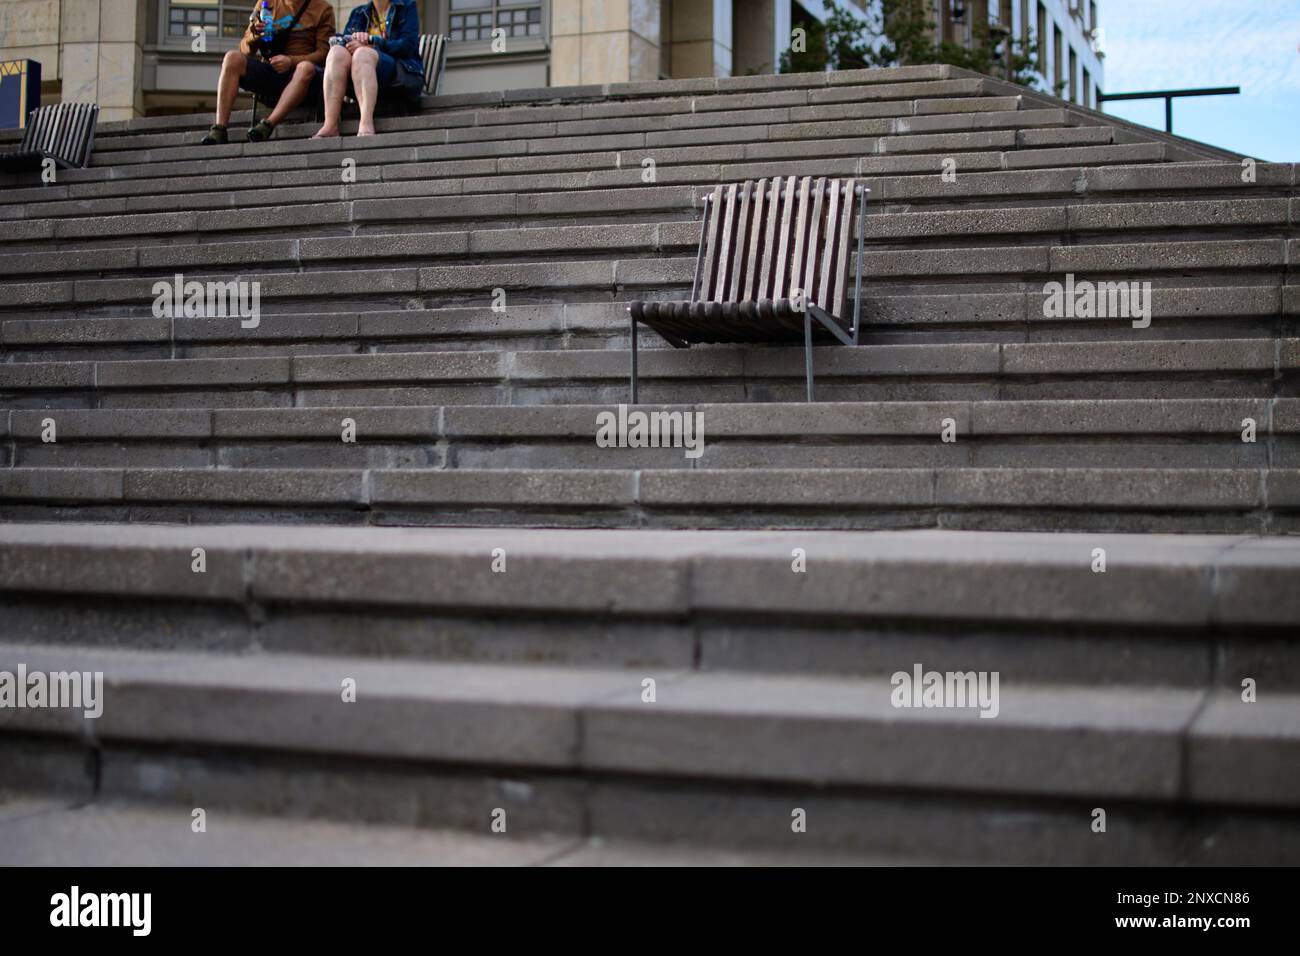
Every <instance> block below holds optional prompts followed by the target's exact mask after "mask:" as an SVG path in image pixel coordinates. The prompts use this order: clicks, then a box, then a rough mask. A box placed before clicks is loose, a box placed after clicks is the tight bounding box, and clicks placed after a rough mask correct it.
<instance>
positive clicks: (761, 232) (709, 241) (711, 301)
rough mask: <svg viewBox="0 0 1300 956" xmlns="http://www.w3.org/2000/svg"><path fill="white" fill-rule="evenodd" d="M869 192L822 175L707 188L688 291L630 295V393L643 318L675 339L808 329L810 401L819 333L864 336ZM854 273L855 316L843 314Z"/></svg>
mask: <svg viewBox="0 0 1300 956" xmlns="http://www.w3.org/2000/svg"><path fill="white" fill-rule="evenodd" d="M869 192H870V190H868V189H867V188H866V186H865V184H863V183H862V181H860V180H857V179H829V178H827V177H824V176H819V177H812V176H803V177H795V176H788V177H777V178H774V179H760V180H757V181H754V180H746V181H745V182H743V183H732V184H730V185H724V186H717V187H715V188H714V190H713V192H712V193H710V194H709V195H707V196H705V197H704V201H705V211H704V223H703V228H702V231H701V235H700V247H699V251H698V252H697V253H696V259H695V281H694V284H693V285H692V286H691V298H690V301H677V302H644V301H637V302H632V303H631V304H629V305H628V314H629V316H630V320H631V331H632V403H633V404H636V402H637V329H638V326H639V325H642V324H644V325H647V326H649V327H650V328H652V329H654V330H655V331H656V332H658V333H659V334H660V335H662V336H663V337H664V338H665V339H666V340H667V341H668V342H669V344H671V345H672V346H673V347H675V348H689V347H690V346H691V345H692V344H693V343H697V342H700V343H705V342H729V343H739V342H795V341H799V340H800V339H802V340H803V343H804V367H805V372H806V375H807V380H808V401H810V402H811V401H813V400H814V391H813V367H812V347H813V342H814V340H816V341H838V342H841V343H843V344H844V345H857V344H858V330H859V328H860V315H861V308H862V249H863V241H864V233H865V232H866V214H867V195H868V193H869ZM855 222H856V223H857V241H856V243H855V242H854V236H853V233H854V223H855ZM855 247H856V251H857V256H856V263H854V249H855ZM850 279H851V280H852V282H853V318H852V321H851V322H849V321H847V320H846V318H845V314H846V312H847V302H848V291H849V282H850Z"/></svg>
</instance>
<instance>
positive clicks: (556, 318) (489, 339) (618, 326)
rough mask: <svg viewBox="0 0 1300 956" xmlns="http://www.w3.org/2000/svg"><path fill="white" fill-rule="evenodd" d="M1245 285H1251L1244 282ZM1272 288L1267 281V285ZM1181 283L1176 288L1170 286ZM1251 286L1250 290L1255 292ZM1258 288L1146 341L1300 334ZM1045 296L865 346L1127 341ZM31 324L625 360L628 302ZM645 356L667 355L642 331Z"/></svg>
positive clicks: (122, 347) (1293, 297)
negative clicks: (579, 351) (602, 353)
mask: <svg viewBox="0 0 1300 956" xmlns="http://www.w3.org/2000/svg"><path fill="white" fill-rule="evenodd" d="M1237 278H1238V280H1239V281H1242V280H1247V277H1237ZM1261 278H1263V281H1262V282H1261V281H1259V280H1260V279H1261ZM1171 281H1173V282H1176V281H1177V280H1176V279H1174V280H1171ZM1247 281H1249V280H1247ZM1281 281H1283V280H1281V279H1280V278H1279V279H1277V280H1270V279H1268V278H1264V277H1255V280H1254V281H1251V282H1250V284H1244V285H1242V284H1239V285H1231V286H1220V287H1214V286H1204V285H1198V286H1190V285H1168V286H1165V285H1155V284H1154V283H1153V288H1152V290H1151V297H1150V307H1151V317H1152V321H1151V326H1150V327H1149V328H1147V329H1143V330H1142V331H1141V334H1142V338H1143V340H1153V339H1154V340H1187V339H1228V338H1247V339H1267V338H1272V337H1274V336H1276V335H1278V334H1281V335H1283V336H1286V337H1294V336H1296V335H1298V334H1300V323H1298V322H1297V319H1296V317H1297V316H1300V287H1298V286H1282V285H1279V282H1281ZM1045 300H1046V297H1045V296H1044V295H1043V293H1042V291H1041V289H1039V290H1038V291H1031V292H1024V291H1019V290H1016V291H1006V292H990V291H987V289H986V290H984V291H974V290H973V291H962V292H942V291H939V292H927V291H925V290H924V289H915V290H910V291H909V290H905V289H904V290H900V294H891V295H882V294H878V293H876V292H873V291H871V290H870V288H868V291H867V293H866V294H865V295H864V305H863V316H864V320H863V332H862V342H863V344H865V345H889V344H909V343H918V342H935V343H959V342H966V343H975V342H1006V343H1010V342H1053V341H1054V342H1067V341H1097V340H1102V341H1104V340H1108V339H1117V338H1128V337H1130V336H1132V335H1134V334H1136V333H1135V332H1134V331H1133V330H1132V328H1131V321H1130V323H1129V324H1128V325H1125V324H1124V323H1123V322H1122V321H1117V320H1116V319H1113V318H1093V319H1086V318H1073V319H1071V318H1069V317H1060V318H1048V317H1047V316H1046V315H1045V314H1044V313H1045V312H1046V311H1047V310H1046V309H1045V308H1044V305H1045ZM17 314H19V315H23V314H26V315H28V316H30V317H29V318H12V319H6V320H0V345H2V346H3V347H4V349H5V352H6V354H7V355H8V357H9V359H10V361H11V362H65V361H96V360H98V361H118V360H131V359H164V358H226V357H241V358H246V357H252V356H261V357H267V356H279V355H292V354H318V355H323V354H347V353H359V352H367V351H370V352H410V351H424V350H438V351H443V350H484V349H500V348H507V349H509V350H512V351H530V350H537V349H550V348H585V349H610V348H612V349H626V348H628V343H629V341H630V337H629V332H628V322H627V312H626V306H625V303H623V302H617V301H613V302H572V303H564V302H553V303H537V304H532V305H519V304H510V303H509V301H507V308H506V310H505V311H504V312H493V311H492V310H491V309H486V308H481V307H480V308H460V309H458V308H446V309H421V308H406V309H401V310H365V311H359V312H353V311H323V312H321V311H312V312H293V311H288V312H279V311H277V312H263V313H262V315H261V317H260V321H259V323H258V325H257V327H256V328H249V329H246V328H243V327H242V325H241V324H239V323H233V324H232V323H227V322H221V321H214V320H211V319H201V318H184V317H178V318H175V319H168V318H165V317H164V318H154V317H152V316H148V317H143V318H131V317H114V316H107V315H94V314H90V311H89V310H75V312H74V314H73V315H71V316H69V317H67V318H61V317H59V316H60V315H61V310H57V309H56V310H53V311H52V312H49V313H46V312H43V311H41V310H40V308H39V307H33V308H32V309H31V310H18V312H17ZM639 341H640V344H641V347H642V348H666V347H667V343H665V342H664V341H663V339H661V338H660V337H659V336H658V334H656V333H654V332H653V331H650V330H649V329H644V328H643V329H642V330H641V333H640V336H639Z"/></svg>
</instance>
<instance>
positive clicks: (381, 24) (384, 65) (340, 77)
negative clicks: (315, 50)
mask: <svg viewBox="0 0 1300 956" xmlns="http://www.w3.org/2000/svg"><path fill="white" fill-rule="evenodd" d="M349 81H350V82H351V86H352V90H353V95H354V96H355V98H356V101H357V106H358V107H359V108H360V110H361V123H360V125H359V126H358V127H357V135H358V136H373V135H374V133H375V101H376V100H377V99H378V97H379V95H380V94H381V93H384V92H385V91H400V92H403V93H407V94H418V93H419V91H420V88H421V87H422V86H423V85H424V66H423V64H422V63H421V62H420V13H419V11H418V10H417V9H416V4H415V0H373V2H371V3H367V4H366V5H365V6H361V7H357V8H355V9H354V10H353V11H352V14H351V16H349V17H348V22H347V26H346V27H344V29H343V34H342V36H341V37H337V38H336V41H335V42H334V43H333V45H331V46H330V52H329V56H328V57H327V58H326V59H325V125H324V126H322V127H321V128H320V130H319V132H317V133H316V136H315V138H316V139H321V138H324V137H326V136H338V135H339V115H340V114H341V113H342V112H343V94H344V92H345V91H346V90H347V89H348V85H349Z"/></svg>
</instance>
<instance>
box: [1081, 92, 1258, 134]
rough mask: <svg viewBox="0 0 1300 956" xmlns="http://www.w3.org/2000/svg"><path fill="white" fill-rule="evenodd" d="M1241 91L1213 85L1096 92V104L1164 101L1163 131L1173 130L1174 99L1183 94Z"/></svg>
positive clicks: (1221, 93) (1202, 94) (1215, 94)
mask: <svg viewBox="0 0 1300 956" xmlns="http://www.w3.org/2000/svg"><path fill="white" fill-rule="evenodd" d="M1240 92H1241V87H1240V86H1215V87H1207V88H1206V89H1201V90H1153V91H1152V92H1150V93H1098V94H1097V105H1098V106H1101V105H1102V104H1104V103H1110V102H1113V101H1115V100H1160V99H1163V100H1164V101H1165V132H1166V133H1172V132H1173V131H1174V100H1176V99H1180V98H1181V97H1184V96H1236V95H1237V94H1238V93H1240Z"/></svg>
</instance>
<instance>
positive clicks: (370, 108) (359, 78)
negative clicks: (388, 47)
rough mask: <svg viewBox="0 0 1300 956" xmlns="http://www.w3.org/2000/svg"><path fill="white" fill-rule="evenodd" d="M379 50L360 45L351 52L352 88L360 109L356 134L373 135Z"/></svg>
mask: <svg viewBox="0 0 1300 956" xmlns="http://www.w3.org/2000/svg"><path fill="white" fill-rule="evenodd" d="M378 66H379V51H377V50H372V49H371V48H370V47H362V48H361V49H360V50H357V52H356V53H354V54H352V88H353V89H354V90H356V91H357V107H358V108H359V109H360V110H361V122H360V123H359V124H358V126H357V135H358V136H374V135H375V101H376V100H377V99H378V98H379V78H378V76H377V75H376V73H375V71H376V68H377V67H378Z"/></svg>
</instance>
